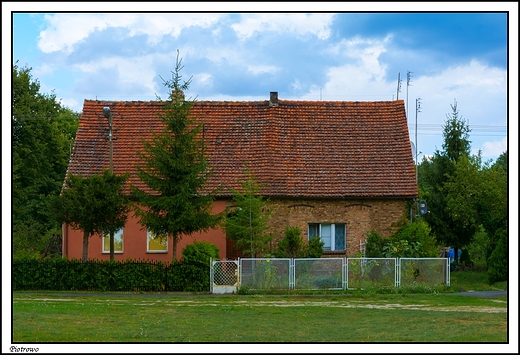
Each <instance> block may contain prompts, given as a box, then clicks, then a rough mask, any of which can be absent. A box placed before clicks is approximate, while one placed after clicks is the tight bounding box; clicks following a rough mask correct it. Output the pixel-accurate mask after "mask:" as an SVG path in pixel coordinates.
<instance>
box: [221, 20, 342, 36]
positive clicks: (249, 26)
mask: <svg viewBox="0 0 520 355" xmlns="http://www.w3.org/2000/svg"><path fill="white" fill-rule="evenodd" d="M333 17H334V15H333V14H298V13H295V14H251V15H242V16H241V21H240V22H239V23H236V24H233V25H231V27H232V28H233V29H234V30H235V32H236V34H237V36H238V37H239V38H240V39H242V40H244V39H247V38H249V37H251V36H252V35H253V33H255V32H263V31H276V32H279V33H294V34H298V35H303V34H306V33H311V34H313V35H315V36H316V37H318V38H319V39H327V38H329V36H330V28H329V25H330V23H331V22H332V18H333Z"/></svg>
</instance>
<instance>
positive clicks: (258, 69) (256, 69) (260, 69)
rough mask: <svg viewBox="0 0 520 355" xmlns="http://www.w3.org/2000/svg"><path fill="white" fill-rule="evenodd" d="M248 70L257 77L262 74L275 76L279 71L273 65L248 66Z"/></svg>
mask: <svg viewBox="0 0 520 355" xmlns="http://www.w3.org/2000/svg"><path fill="white" fill-rule="evenodd" d="M247 70H248V71H250V72H251V73H253V74H255V75H257V74H262V73H269V74H274V73H276V72H277V71H278V68H276V67H275V66H272V65H248V66H247Z"/></svg>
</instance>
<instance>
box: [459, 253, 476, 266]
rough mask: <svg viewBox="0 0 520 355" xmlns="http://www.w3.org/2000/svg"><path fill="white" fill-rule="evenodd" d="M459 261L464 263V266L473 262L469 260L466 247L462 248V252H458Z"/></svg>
mask: <svg viewBox="0 0 520 355" xmlns="http://www.w3.org/2000/svg"><path fill="white" fill-rule="evenodd" d="M459 261H460V263H461V264H463V265H466V266H470V265H471V264H473V262H472V261H471V258H470V257H469V252H468V250H467V249H462V253H461V254H460V258H459Z"/></svg>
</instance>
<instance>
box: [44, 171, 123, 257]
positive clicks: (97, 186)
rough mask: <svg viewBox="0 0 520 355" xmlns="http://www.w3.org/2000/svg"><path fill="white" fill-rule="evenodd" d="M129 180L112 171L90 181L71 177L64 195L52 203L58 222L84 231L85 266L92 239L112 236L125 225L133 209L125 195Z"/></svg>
mask: <svg viewBox="0 0 520 355" xmlns="http://www.w3.org/2000/svg"><path fill="white" fill-rule="evenodd" d="M127 179H128V176H127V175H115V174H112V173H111V172H110V171H109V170H104V171H103V172H102V173H101V174H96V175H92V176H88V177H84V176H81V175H69V176H68V177H67V179H66V181H65V186H64V189H63V191H62V193H61V195H60V196H54V197H52V199H51V200H50V203H49V210H50V211H51V213H52V215H53V216H54V218H55V219H56V220H57V221H59V222H65V223H67V224H69V225H70V226H71V227H72V228H74V229H77V230H82V231H83V253H82V257H81V259H82V261H83V262H85V261H87V259H88V240H89V238H90V237H91V236H92V235H94V234H101V235H102V234H103V233H105V234H109V233H110V232H115V231H117V230H119V229H121V228H123V226H124V225H125V222H126V220H127V216H128V211H129V209H130V207H129V204H128V203H129V200H128V196H126V195H125V194H124V186H125V183H126V181H127Z"/></svg>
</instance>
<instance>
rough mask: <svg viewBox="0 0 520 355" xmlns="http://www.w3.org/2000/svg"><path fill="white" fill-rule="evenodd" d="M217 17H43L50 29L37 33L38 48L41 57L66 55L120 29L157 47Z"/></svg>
mask: <svg viewBox="0 0 520 355" xmlns="http://www.w3.org/2000/svg"><path fill="white" fill-rule="evenodd" d="M222 16H223V15H220V14H146V15H143V14H131V13H129V14H70V13H67V14H55V15H46V16H45V19H46V20H47V21H48V22H49V25H50V27H49V28H47V29H45V30H44V31H42V32H41V33H40V37H39V41H38V47H39V48H40V50H41V51H42V52H44V53H51V52H56V51H65V52H66V53H71V52H72V50H73V46H74V45H75V44H76V43H79V42H81V41H82V40H84V39H85V38H87V37H88V36H89V35H90V34H91V33H93V32H94V31H100V30H104V29H107V28H109V27H122V28H126V29H127V30H128V36H129V37H131V36H135V35H137V34H146V35H148V37H149V38H148V41H149V42H150V43H153V44H155V43H158V41H159V40H160V39H161V37H162V36H164V35H170V36H173V37H178V36H179V34H180V33H181V31H182V30H183V29H184V28H187V27H192V26H200V27H203V28H207V27H210V26H212V25H213V24H215V23H217V22H218V20H219V19H220V18H221V17H222Z"/></svg>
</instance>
